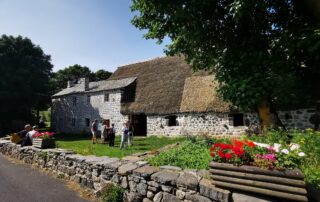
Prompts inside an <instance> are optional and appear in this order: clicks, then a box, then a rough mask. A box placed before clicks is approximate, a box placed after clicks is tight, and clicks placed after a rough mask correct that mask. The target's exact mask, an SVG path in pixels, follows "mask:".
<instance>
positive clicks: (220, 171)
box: [210, 140, 308, 201]
mask: <svg viewBox="0 0 320 202" xmlns="http://www.w3.org/2000/svg"><path fill="white" fill-rule="evenodd" d="M210 155H211V156H212V158H213V162H212V163H210V167H211V170H210V172H211V173H212V178H213V179H214V180H215V184H216V185H217V186H220V187H225V188H229V189H236V190H242V191H248V192H253V193H258V194H264V195H269V196H273V197H279V198H284V199H286V200H297V201H308V199H307V197H306V194H307V192H306V189H305V183H304V176H303V174H302V173H301V171H300V170H298V169H297V167H298V165H299V164H300V161H301V158H302V157H303V156H305V154H304V153H303V152H302V151H301V150H300V146H299V145H297V144H291V145H289V147H288V148H287V147H284V146H282V145H281V144H277V143H276V144H273V145H268V144H262V143H256V142H252V141H249V140H244V141H240V140H223V141H221V142H217V143H215V144H214V145H213V146H212V147H211V148H210Z"/></svg>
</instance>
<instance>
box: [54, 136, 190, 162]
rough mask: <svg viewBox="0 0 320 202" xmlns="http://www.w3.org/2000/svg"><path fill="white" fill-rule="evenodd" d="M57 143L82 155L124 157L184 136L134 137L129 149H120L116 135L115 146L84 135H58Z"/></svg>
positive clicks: (118, 138) (152, 148) (172, 141)
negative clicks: (94, 141) (96, 141)
mask: <svg viewBox="0 0 320 202" xmlns="http://www.w3.org/2000/svg"><path fill="white" fill-rule="evenodd" d="M56 140H57V141H56V143H57V146H58V147H59V148H64V149H71V150H73V151H75V152H76V153H78V154H81V155H95V156H109V157H118V158H122V157H124V156H128V155H131V154H134V153H140V152H145V151H152V150H155V149H159V148H161V147H164V146H166V145H169V144H173V143H176V142H178V141H182V140H184V138H181V137H180V138H168V137H155V136H151V137H134V140H133V146H131V147H129V148H128V149H122V150H120V149H119V145H120V137H118V136H117V137H116V140H115V147H109V145H107V144H99V143H98V144H92V143H91V137H88V136H84V135H69V134H68V135H63V134H58V135H56Z"/></svg>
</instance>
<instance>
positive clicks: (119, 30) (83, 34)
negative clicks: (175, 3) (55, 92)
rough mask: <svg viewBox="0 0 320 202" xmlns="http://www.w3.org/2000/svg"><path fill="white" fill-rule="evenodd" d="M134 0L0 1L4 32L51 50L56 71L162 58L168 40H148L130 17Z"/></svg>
mask: <svg viewBox="0 0 320 202" xmlns="http://www.w3.org/2000/svg"><path fill="white" fill-rule="evenodd" d="M130 5H131V0H0V34H1V35H2V34H6V35H13V36H18V35H21V36H23V37H28V38H30V39H31V40H32V42H33V43H34V44H36V45H39V46H40V47H41V48H42V50H43V51H44V52H45V54H49V55H51V62H52V64H53V65H54V68H53V71H57V70H59V69H63V68H65V67H68V66H70V65H74V64H79V65H83V66H87V67H89V68H90V69H91V70H92V71H97V70H99V69H105V70H108V71H111V72H113V71H115V70H116V68H117V67H119V66H121V65H125V64H130V63H134V62H138V61H143V60H148V59H151V58H155V57H161V56H164V55H165V54H164V53H163V49H164V48H165V44H167V43H169V40H165V41H164V43H163V44H161V45H158V44H156V41H155V40H146V39H144V38H143V34H144V33H145V32H146V31H141V30H139V29H137V28H136V27H134V26H133V25H132V24H131V23H130V20H131V19H132V17H133V16H134V15H133V13H131V11H130Z"/></svg>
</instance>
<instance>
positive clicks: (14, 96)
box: [0, 35, 52, 125]
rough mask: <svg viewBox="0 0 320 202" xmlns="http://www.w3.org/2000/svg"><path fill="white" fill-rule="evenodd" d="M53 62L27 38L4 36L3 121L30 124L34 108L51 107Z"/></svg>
mask: <svg viewBox="0 0 320 202" xmlns="http://www.w3.org/2000/svg"><path fill="white" fill-rule="evenodd" d="M50 60H51V59H50V56H49V55H46V54H45V53H44V52H43V50H42V49H41V48H40V46H37V45H35V44H33V43H32V41H31V40H30V39H28V38H24V37H21V36H18V37H13V36H7V35H2V36H1V38H0V72H1V74H0V81H1V85H0V103H1V106H0V114H1V117H0V122H4V121H5V122H9V121H10V120H19V119H21V120H29V121H30V117H32V109H43V108H48V104H49V103H50V96H51V88H50V83H49V80H50V78H51V74H52V72H51V70H52V64H51V63H50ZM0 125H1V124H0Z"/></svg>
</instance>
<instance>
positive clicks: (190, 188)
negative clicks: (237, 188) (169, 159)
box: [0, 140, 259, 202]
mask: <svg viewBox="0 0 320 202" xmlns="http://www.w3.org/2000/svg"><path fill="white" fill-rule="evenodd" d="M0 153H2V154H3V155H6V156H9V157H11V158H15V159H19V160H22V161H24V162H25V163H27V164H33V165H34V166H37V167H39V168H42V169H47V170H49V171H51V172H52V173H53V174H56V175H58V176H59V177H64V178H66V179H70V180H73V181H75V182H76V183H79V184H81V185H82V186H84V187H88V188H90V189H92V191H93V192H94V193H95V194H96V195H99V194H100V190H101V189H102V187H104V186H106V185H107V184H109V183H114V184H117V185H119V186H121V187H123V188H124V189H125V193H124V201H126V202H141V201H142V202H150V201H151V202H168V201H171V202H182V201H184V202H192V201H194V202H211V201H223V202H228V201H232V200H233V201H237V200H235V199H234V198H235V197H233V193H232V192H230V191H228V190H225V189H220V188H217V187H215V186H214V185H213V184H212V181H211V180H209V179H207V177H208V176H209V174H208V171H203V170H202V171H199V170H182V169H180V168H178V167H173V166H163V167H160V168H156V167H152V166H150V165H148V164H147V162H145V161H143V157H145V155H148V153H144V154H137V155H134V156H130V157H125V158H123V159H122V160H119V159H118V158H109V157H96V156H81V155H77V154H75V153H74V152H72V151H67V150H63V149H46V150H42V149H37V148H34V147H20V145H16V144H13V143H11V142H9V141H5V140H0ZM235 194H239V193H235ZM244 197H245V195H244ZM232 198H233V199H232ZM256 199H257V200H259V198H256Z"/></svg>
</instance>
